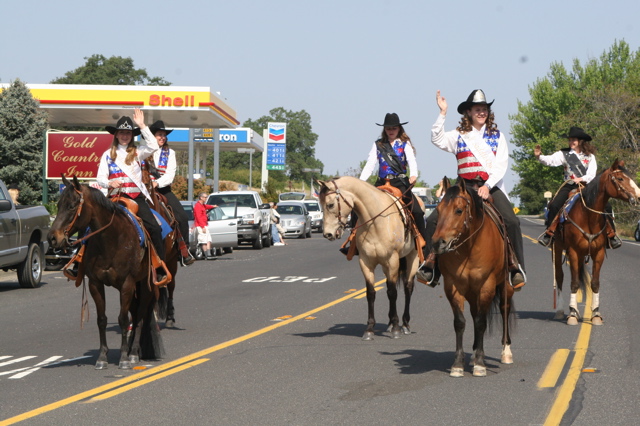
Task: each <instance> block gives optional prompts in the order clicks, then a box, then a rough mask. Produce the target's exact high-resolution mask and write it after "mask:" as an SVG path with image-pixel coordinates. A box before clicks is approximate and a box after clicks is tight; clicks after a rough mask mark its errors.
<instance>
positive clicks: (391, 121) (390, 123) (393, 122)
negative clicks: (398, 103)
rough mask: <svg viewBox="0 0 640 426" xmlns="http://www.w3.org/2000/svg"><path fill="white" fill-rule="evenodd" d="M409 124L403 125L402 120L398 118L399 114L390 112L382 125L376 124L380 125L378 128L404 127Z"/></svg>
mask: <svg viewBox="0 0 640 426" xmlns="http://www.w3.org/2000/svg"><path fill="white" fill-rule="evenodd" d="M407 123H408V121H405V122H404V123H401V122H400V118H399V117H398V114H396V113H395V112H388V113H387V115H385V116H384V123H382V124H378V123H376V124H378V126H384V127H395V126H404V125H405V124H407Z"/></svg>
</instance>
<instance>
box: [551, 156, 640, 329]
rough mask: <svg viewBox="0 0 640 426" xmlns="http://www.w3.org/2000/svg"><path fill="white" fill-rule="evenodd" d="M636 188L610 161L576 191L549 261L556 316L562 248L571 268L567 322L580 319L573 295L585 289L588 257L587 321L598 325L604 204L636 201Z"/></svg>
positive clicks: (559, 316) (639, 191)
mask: <svg viewBox="0 0 640 426" xmlns="http://www.w3.org/2000/svg"><path fill="white" fill-rule="evenodd" d="M638 197H640V189H639V188H638V186H637V185H636V183H635V182H634V181H633V179H631V177H630V176H629V173H628V171H627V170H626V169H625V168H624V161H618V160H617V159H616V160H615V161H614V162H613V164H612V165H611V167H610V168H608V169H607V170H605V171H604V172H602V173H601V174H599V175H598V176H596V177H595V178H594V179H593V180H592V181H591V182H589V184H588V185H587V186H586V187H584V188H582V189H581V190H580V194H579V195H578V199H577V200H576V201H575V202H574V204H573V207H572V208H571V210H570V211H569V213H568V214H567V215H566V220H565V221H564V223H563V224H561V226H560V227H559V229H558V231H557V232H556V236H555V237H554V242H553V250H552V262H553V264H554V270H555V279H556V284H557V295H558V301H559V303H558V308H557V311H556V318H557V319H562V318H564V307H563V301H562V281H563V279H564V273H563V270H562V263H563V256H562V252H563V251H566V254H567V259H568V260H569V264H570V270H571V298H570V302H569V315H568V317H567V324H569V325H577V324H578V320H579V319H580V314H579V313H578V304H577V301H576V294H577V292H578V290H579V289H580V288H585V286H586V284H585V282H584V278H583V277H584V274H585V259H586V258H587V257H590V258H591V259H592V269H591V291H592V292H593V297H592V300H591V315H592V317H591V323H592V324H593V325H602V315H601V313H600V269H601V268H602V263H603V262H604V258H605V253H606V244H607V235H606V232H605V225H606V216H607V214H608V213H606V212H605V207H606V205H607V203H608V201H609V199H610V198H616V199H619V200H622V201H626V202H628V203H630V204H637V203H638Z"/></svg>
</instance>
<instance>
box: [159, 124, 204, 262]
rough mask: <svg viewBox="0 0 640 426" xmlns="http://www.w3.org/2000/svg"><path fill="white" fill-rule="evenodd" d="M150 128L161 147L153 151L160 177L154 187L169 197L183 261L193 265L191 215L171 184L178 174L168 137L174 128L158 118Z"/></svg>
mask: <svg viewBox="0 0 640 426" xmlns="http://www.w3.org/2000/svg"><path fill="white" fill-rule="evenodd" d="M149 130H150V131H151V133H152V134H153V136H154V137H155V138H156V142H157V143H158V146H159V147H160V149H158V150H157V151H155V152H154V153H153V161H154V163H155V166H156V169H157V170H158V174H159V175H160V177H159V178H158V179H155V180H154V181H153V187H154V188H155V189H156V191H158V192H159V193H160V194H162V195H164V196H165V197H166V199H167V203H168V204H169V205H170V206H171V210H172V211H173V215H174V217H175V218H176V221H177V222H178V229H179V230H180V234H181V235H182V239H183V240H184V245H183V244H180V245H181V250H180V252H181V255H182V263H183V264H184V265H191V264H192V263H193V262H195V259H194V257H193V256H191V253H189V249H188V247H189V216H188V215H187V212H185V211H184V207H182V204H180V200H178V197H176V196H175V194H174V193H173V192H172V191H171V184H172V183H173V179H174V177H175V175H176V153H175V151H174V150H173V149H171V148H169V142H168V140H167V137H168V136H169V133H171V132H172V131H173V129H167V128H165V125H164V121H162V120H158V121H156V122H155V123H153V124H152V125H151V126H149Z"/></svg>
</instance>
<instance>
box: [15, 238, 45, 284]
mask: <svg viewBox="0 0 640 426" xmlns="http://www.w3.org/2000/svg"><path fill="white" fill-rule="evenodd" d="M43 260H44V259H43V257H42V250H40V246H39V245H38V244H36V243H31V244H30V245H29V249H28V250H27V258H26V259H25V260H24V262H22V263H21V264H19V265H18V282H19V283H20V287H22V288H37V287H40V279H41V278H42V268H43Z"/></svg>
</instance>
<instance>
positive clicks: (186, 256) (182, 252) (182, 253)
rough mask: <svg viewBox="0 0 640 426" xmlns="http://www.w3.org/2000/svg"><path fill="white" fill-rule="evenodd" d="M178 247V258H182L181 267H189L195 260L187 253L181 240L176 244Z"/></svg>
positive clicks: (187, 250) (185, 246)
mask: <svg viewBox="0 0 640 426" xmlns="http://www.w3.org/2000/svg"><path fill="white" fill-rule="evenodd" d="M178 247H179V249H180V257H181V258H182V265H183V266H189V265H191V264H193V262H195V261H196V259H195V258H194V257H193V256H191V253H190V252H189V249H188V248H187V245H186V244H185V243H184V240H183V239H182V238H181V239H180V241H179V242H178Z"/></svg>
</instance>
